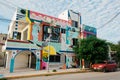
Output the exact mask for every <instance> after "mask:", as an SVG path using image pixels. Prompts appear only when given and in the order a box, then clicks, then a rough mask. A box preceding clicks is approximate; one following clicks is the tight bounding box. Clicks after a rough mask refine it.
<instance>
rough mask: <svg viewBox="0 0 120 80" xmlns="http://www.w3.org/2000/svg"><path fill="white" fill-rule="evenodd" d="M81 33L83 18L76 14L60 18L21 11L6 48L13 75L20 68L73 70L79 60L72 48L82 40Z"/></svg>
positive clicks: (18, 10) (67, 11) (15, 16)
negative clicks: (73, 65) (79, 39)
mask: <svg viewBox="0 0 120 80" xmlns="http://www.w3.org/2000/svg"><path fill="white" fill-rule="evenodd" d="M81 29H82V28H81V15H80V13H77V12H74V11H72V10H66V11H64V12H63V13H61V14H60V15H59V17H58V18H56V17H52V16H49V15H45V14H42V13H38V12H34V11H30V10H26V9H20V8H18V9H17V10H16V12H15V15H14V16H13V19H12V22H11V23H10V26H9V31H8V39H7V41H6V43H5V46H4V50H6V55H7V58H6V68H8V69H9V70H10V72H13V71H14V69H19V68H34V69H36V70H40V69H48V68H62V67H63V65H65V68H70V67H72V65H71V64H72V63H74V62H75V61H76V58H75V54H74V52H73V49H72V47H71V46H73V45H75V43H76V41H77V39H78V38H80V36H82V34H81V35H80V33H81ZM84 30H86V28H85V29H83V31H84ZM83 34H85V32H83ZM88 34H89V33H88Z"/></svg>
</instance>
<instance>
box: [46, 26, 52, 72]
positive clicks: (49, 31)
mask: <svg viewBox="0 0 120 80" xmlns="http://www.w3.org/2000/svg"><path fill="white" fill-rule="evenodd" d="M48 33H49V41H48V42H49V43H48V47H49V48H48V62H47V71H48V72H49V59H50V58H49V57H50V38H51V33H52V30H51V26H50V28H48Z"/></svg>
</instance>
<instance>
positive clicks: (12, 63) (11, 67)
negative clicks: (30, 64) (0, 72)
mask: <svg viewBox="0 0 120 80" xmlns="http://www.w3.org/2000/svg"><path fill="white" fill-rule="evenodd" d="M13 71H14V58H11V61H10V73H12V72H13Z"/></svg>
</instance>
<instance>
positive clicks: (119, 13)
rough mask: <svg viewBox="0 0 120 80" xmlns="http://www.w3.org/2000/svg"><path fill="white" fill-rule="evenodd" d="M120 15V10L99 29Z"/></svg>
mask: <svg viewBox="0 0 120 80" xmlns="http://www.w3.org/2000/svg"><path fill="white" fill-rule="evenodd" d="M119 15H120V12H118V13H117V14H116V15H115V16H113V17H112V18H111V19H110V20H109V21H108V22H106V23H105V24H103V25H102V26H101V27H99V28H98V29H101V28H103V27H105V26H106V25H107V24H109V23H110V22H112V21H113V20H114V19H115V18H116V17H118V16H119ZM98 29H97V30H98Z"/></svg>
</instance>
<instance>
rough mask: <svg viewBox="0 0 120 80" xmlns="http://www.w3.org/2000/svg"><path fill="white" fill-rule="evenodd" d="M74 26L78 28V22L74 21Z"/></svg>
mask: <svg viewBox="0 0 120 80" xmlns="http://www.w3.org/2000/svg"><path fill="white" fill-rule="evenodd" d="M72 26H73V27H76V28H77V27H78V22H77V21H73V20H72Z"/></svg>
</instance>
